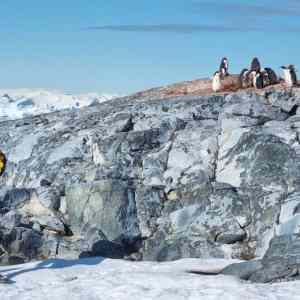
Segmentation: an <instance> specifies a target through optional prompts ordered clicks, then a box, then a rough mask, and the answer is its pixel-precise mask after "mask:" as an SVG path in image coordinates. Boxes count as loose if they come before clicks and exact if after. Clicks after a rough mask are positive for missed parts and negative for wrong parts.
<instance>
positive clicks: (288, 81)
mask: <svg viewBox="0 0 300 300" xmlns="http://www.w3.org/2000/svg"><path fill="white" fill-rule="evenodd" d="M283 75H284V81H285V84H286V85H287V86H293V79H292V74H291V72H290V70H288V69H285V70H283Z"/></svg>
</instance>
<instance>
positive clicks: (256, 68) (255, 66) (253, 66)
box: [251, 57, 261, 72]
mask: <svg viewBox="0 0 300 300" xmlns="http://www.w3.org/2000/svg"><path fill="white" fill-rule="evenodd" d="M260 69H261V66H260V62H259V60H258V58H257V57H254V58H253V59H252V62H251V71H255V72H260Z"/></svg>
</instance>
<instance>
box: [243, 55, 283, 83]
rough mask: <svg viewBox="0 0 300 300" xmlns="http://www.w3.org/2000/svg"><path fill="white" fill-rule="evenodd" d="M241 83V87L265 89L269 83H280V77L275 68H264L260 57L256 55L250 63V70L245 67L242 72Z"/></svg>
mask: <svg viewBox="0 0 300 300" xmlns="http://www.w3.org/2000/svg"><path fill="white" fill-rule="evenodd" d="M239 83H240V87H241V88H250V87H254V88H256V89H263V88H265V87H267V86H269V85H274V84H277V83H279V78H278V76H277V75H276V73H275V71H274V70H273V69H271V68H264V69H262V68H261V64H260V62H259V60H258V58H257V57H254V58H253V60H252V62H251V65H250V70H248V69H243V70H242V72H241V73H240V75H239Z"/></svg>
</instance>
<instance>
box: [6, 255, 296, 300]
mask: <svg viewBox="0 0 300 300" xmlns="http://www.w3.org/2000/svg"><path fill="white" fill-rule="evenodd" d="M232 262H233V261H232V260H212V259H211V260H201V259H183V260H179V261H176V262H167V263H154V262H129V261H123V260H111V259H102V258H87V259H81V260H74V261H67V260H61V259H57V260H48V261H44V262H35V263H29V264H25V265H18V266H11V267H1V268H0V273H2V274H5V275H7V277H8V278H9V279H10V280H11V283H10V284H0V299H1V300H29V299H30V300H41V299H43V300H48V299H49V300H50V299H51V300H65V299H72V300H83V299H84V300H123V299H124V300H125V299H126V300H129V299H130V300H150V299H151V300H153V299H155V300H160V299H161V300H194V299H195V300H201V299H203V300H204V299H205V300H214V299H216V300H220V299H226V300H241V299H245V300H275V299H276V300H280V299H282V300H286V299H288V300H296V299H297V300H299V299H300V298H299V297H300V282H299V281H294V282H286V283H276V284H250V283H246V282H242V281H240V280H239V279H237V278H234V277H230V276H223V275H196V274H191V273H188V271H191V270H193V271H205V272H213V273H215V272H218V271H219V270H221V269H222V268H224V267H225V266H226V265H228V264H230V263H232Z"/></svg>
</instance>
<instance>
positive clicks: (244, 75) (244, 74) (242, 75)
mask: <svg viewBox="0 0 300 300" xmlns="http://www.w3.org/2000/svg"><path fill="white" fill-rule="evenodd" d="M247 73H248V69H246V68H245V69H243V70H242V71H241V73H240V75H239V84H240V86H241V87H242V88H243V87H246V85H247V83H246V81H247Z"/></svg>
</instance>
